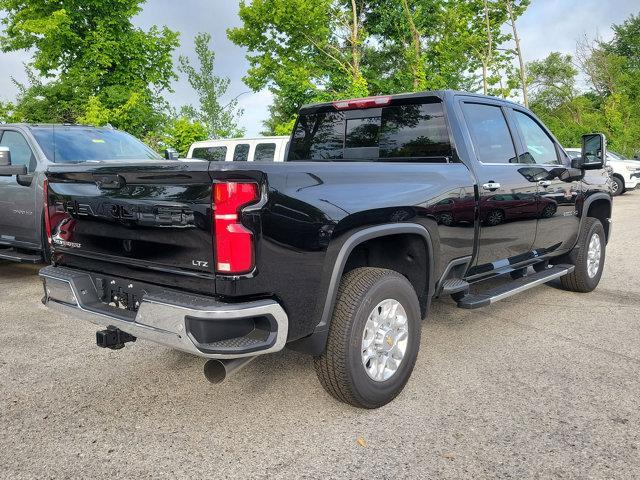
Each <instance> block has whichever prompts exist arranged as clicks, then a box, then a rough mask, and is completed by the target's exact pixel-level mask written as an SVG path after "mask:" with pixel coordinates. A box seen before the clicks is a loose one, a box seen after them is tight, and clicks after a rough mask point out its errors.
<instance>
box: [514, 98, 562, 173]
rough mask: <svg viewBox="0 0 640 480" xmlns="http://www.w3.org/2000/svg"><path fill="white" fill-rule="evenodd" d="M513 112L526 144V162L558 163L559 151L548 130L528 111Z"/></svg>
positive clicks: (540, 163)
mask: <svg viewBox="0 0 640 480" xmlns="http://www.w3.org/2000/svg"><path fill="white" fill-rule="evenodd" d="M513 114H514V118H515V120H516V123H517V124H518V128H519V129H520V132H521V133H522V138H523V140H524V144H525V149H526V152H525V153H524V157H525V158H526V159H527V161H526V162H525V163H537V164H539V165H558V164H559V163H560V162H559V160H558V151H557V150H556V145H555V143H554V142H553V140H552V139H551V137H549V135H547V132H545V131H544V130H543V129H542V127H541V126H540V125H539V124H538V122H536V121H535V120H534V119H533V118H531V117H530V116H529V115H527V114H526V113H524V112H520V111H518V110H514V112H513Z"/></svg>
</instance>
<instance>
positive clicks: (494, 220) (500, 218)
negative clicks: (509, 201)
mask: <svg viewBox="0 0 640 480" xmlns="http://www.w3.org/2000/svg"><path fill="white" fill-rule="evenodd" d="M502 222H504V212H503V211H502V210H492V211H490V212H489V213H488V214H487V218H486V220H485V224H486V225H487V226H489V227H495V226H497V225H500V224H501V223H502Z"/></svg>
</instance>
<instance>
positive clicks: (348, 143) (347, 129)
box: [288, 102, 451, 162]
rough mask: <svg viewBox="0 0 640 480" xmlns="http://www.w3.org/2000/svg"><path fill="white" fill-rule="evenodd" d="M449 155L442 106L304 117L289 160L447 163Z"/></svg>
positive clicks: (402, 106) (404, 106)
mask: <svg viewBox="0 0 640 480" xmlns="http://www.w3.org/2000/svg"><path fill="white" fill-rule="evenodd" d="M450 155H451V144H450V141H449V132H448V130H447V125H446V121H445V117H444V111H443V108H442V104H441V103H440V102H431V103H419V104H416V103H405V104H399V105H392V106H390V107H383V108H372V109H363V110H350V111H347V112H339V111H338V112H336V111H329V112H324V113H313V114H303V115H301V116H300V118H299V119H298V123H297V124H296V128H295V130H294V133H293V138H292V143H291V146H290V149H289V157H288V160H289V161H295V160H325V161H400V162H401V161H407V162H414V161H445V157H449V156H450Z"/></svg>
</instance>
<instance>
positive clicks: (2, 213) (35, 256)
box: [0, 124, 160, 263]
mask: <svg viewBox="0 0 640 480" xmlns="http://www.w3.org/2000/svg"><path fill="white" fill-rule="evenodd" d="M132 158H135V159H139V158H144V159H149V160H159V159H160V157H159V156H158V155H157V154H156V153H155V152H153V151H152V150H151V149H150V148H148V147H147V146H145V145H144V144H143V143H142V142H140V141H139V140H137V139H136V138H134V137H132V136H131V135H128V134H126V133H124V132H120V131H118V130H114V129H112V128H96V127H90V126H80V125H51V124H50V125H28V124H0V260H5V261H11V262H20V263H40V262H42V261H45V262H47V263H48V262H49V258H50V255H49V244H48V240H47V238H46V235H45V218H44V213H43V209H42V206H43V205H44V202H43V196H42V194H43V191H44V190H43V183H44V179H45V175H46V172H47V170H48V169H49V168H50V167H51V166H53V165H55V164H58V163H65V164H67V163H79V162H91V161H97V160H109V161H119V160H123V159H132Z"/></svg>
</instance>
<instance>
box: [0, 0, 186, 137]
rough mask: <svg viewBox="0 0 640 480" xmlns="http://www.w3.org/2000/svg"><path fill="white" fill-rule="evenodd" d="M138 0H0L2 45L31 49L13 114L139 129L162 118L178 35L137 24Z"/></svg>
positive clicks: (144, 129)
mask: <svg viewBox="0 0 640 480" xmlns="http://www.w3.org/2000/svg"><path fill="white" fill-rule="evenodd" d="M142 3H143V2H142V0H83V1H82V2H81V4H79V3H78V2H77V1H76V0H58V1H55V2H51V1H49V0H0V9H1V10H4V11H5V13H6V16H5V17H4V18H3V19H2V20H1V21H2V24H3V25H4V26H5V30H4V32H3V33H2V35H0V48H2V50H3V51H5V52H10V51H16V50H32V52H33V54H32V60H31V63H30V65H29V68H28V72H29V79H30V82H29V84H28V85H20V86H19V87H20V88H19V95H18V99H17V102H16V107H15V112H14V115H15V116H16V117H17V118H18V119H20V120H25V121H50V122H76V121H78V120H79V119H80V118H87V117H92V118H97V117H96V115H97V112H99V117H100V118H101V119H102V120H105V119H106V120H107V121H109V122H110V123H112V124H113V125H114V126H117V127H119V128H123V129H126V130H128V131H129V132H131V133H133V134H134V135H138V136H144V135H146V134H148V133H149V132H151V131H153V130H154V129H156V128H157V127H158V126H159V125H160V124H161V123H162V122H163V120H164V119H163V111H164V109H165V108H166V103H164V101H163V100H162V93H163V92H164V91H168V90H170V89H171V82H172V81H173V80H174V79H175V78H176V77H175V74H174V72H173V62H172V58H171V54H172V52H173V50H174V49H175V48H176V47H177V45H178V34H177V33H175V32H172V31H171V30H169V29H168V28H166V27H165V28H162V29H159V28H157V27H155V26H154V27H151V28H150V29H149V30H148V31H144V30H142V29H140V28H136V27H134V26H133V24H132V23H131V18H132V17H133V16H135V15H136V14H137V13H139V12H140V10H141V6H140V5H141V4H142Z"/></svg>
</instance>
